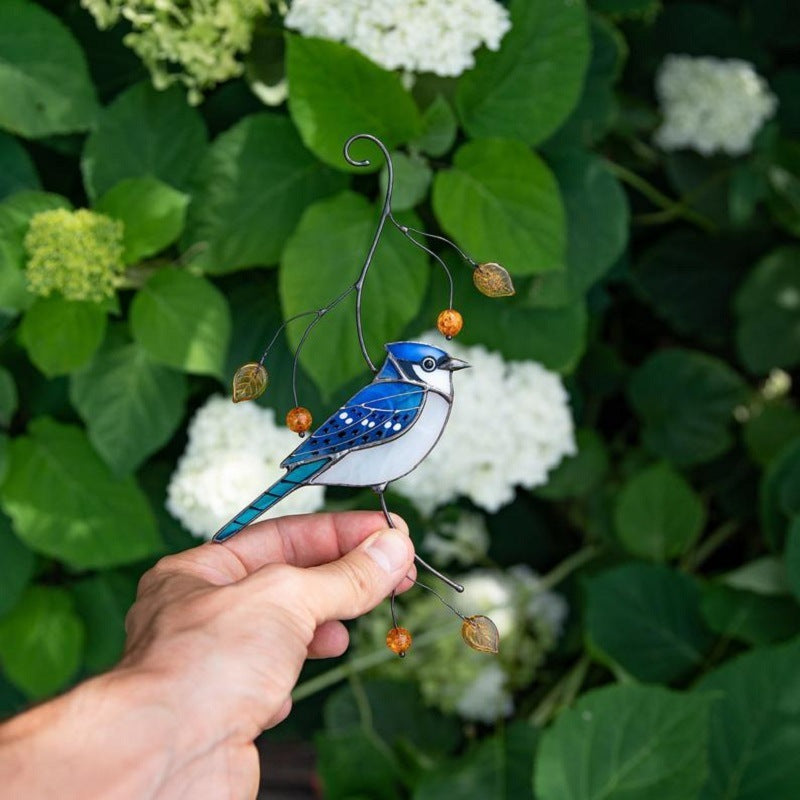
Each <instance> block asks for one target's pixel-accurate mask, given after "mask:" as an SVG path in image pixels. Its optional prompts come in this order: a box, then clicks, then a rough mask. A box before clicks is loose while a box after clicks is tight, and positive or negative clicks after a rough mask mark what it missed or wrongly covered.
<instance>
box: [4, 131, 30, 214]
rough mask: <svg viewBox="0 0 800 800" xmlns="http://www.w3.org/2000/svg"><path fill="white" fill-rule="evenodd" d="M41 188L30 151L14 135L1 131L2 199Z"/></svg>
mask: <svg viewBox="0 0 800 800" xmlns="http://www.w3.org/2000/svg"><path fill="white" fill-rule="evenodd" d="M39 188H40V184H39V175H38V174H37V172H36V167H35V166H34V164H33V161H32V160H31V157H30V156H29V155H28V151H27V150H26V149H25V148H24V147H23V146H22V145H21V144H20V143H19V142H18V141H17V140H16V139H15V138H14V137H13V136H9V135H8V134H6V133H2V132H0V200H2V199H3V198H5V197H8V196H10V195H12V194H14V193H15V192H21V191H23V190H24V189H39Z"/></svg>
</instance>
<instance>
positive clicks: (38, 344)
mask: <svg viewBox="0 0 800 800" xmlns="http://www.w3.org/2000/svg"><path fill="white" fill-rule="evenodd" d="M106 321H107V317H106V312H105V310H104V309H103V307H102V306H100V305H98V304H97V303H93V302H90V301H77V300H65V299H64V298H63V297H58V296H55V295H54V296H52V297H42V298H39V299H38V300H36V302H35V303H34V304H33V305H32V306H31V307H30V308H29V309H28V310H27V311H26V312H25V316H24V317H23V318H22V324H21V325H20V327H19V337H20V341H21V342H22V344H23V346H24V347H25V349H26V350H27V351H28V356H29V357H30V359H31V361H32V362H33V363H34V364H35V365H36V366H37V367H38V368H39V370H41V371H42V372H43V373H44V374H45V375H47V377H48V378H52V377H53V376H54V375H66V374H67V373H68V372H72V370H74V369H77V368H78V367H82V366H83V365H84V364H86V363H87V362H88V361H89V359H90V358H91V357H92V356H93V355H94V353H95V351H96V350H97V348H98V347H100V343H101V342H102V341H103V336H104V335H105V331H106Z"/></svg>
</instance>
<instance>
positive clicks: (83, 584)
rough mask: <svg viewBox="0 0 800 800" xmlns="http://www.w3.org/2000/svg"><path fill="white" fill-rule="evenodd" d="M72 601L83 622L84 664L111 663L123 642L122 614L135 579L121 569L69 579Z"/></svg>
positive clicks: (131, 597)
mask: <svg viewBox="0 0 800 800" xmlns="http://www.w3.org/2000/svg"><path fill="white" fill-rule="evenodd" d="M70 590H71V592H72V595H73V597H74V598H75V605H76V606H77V609H78V612H79V614H80V616H81V618H82V619H83V623H84V625H85V626H86V648H85V652H84V656H83V660H84V663H85V664H86V667H87V668H88V669H89V670H90V671H92V672H101V671H103V670H105V669H108V668H109V667H112V666H113V665H114V664H115V663H116V662H117V660H118V659H119V657H120V656H121V655H122V649H123V647H124V645H125V615H126V614H127V612H128V609H129V608H130V607H131V606H132V605H133V601H134V600H135V599H136V580H135V579H134V578H132V577H130V576H128V575H124V574H122V573H121V572H112V571H109V572H103V573H101V574H98V575H94V576H92V577H91V578H84V579H83V580H80V581H77V582H76V583H73V584H72V586H71V587H70Z"/></svg>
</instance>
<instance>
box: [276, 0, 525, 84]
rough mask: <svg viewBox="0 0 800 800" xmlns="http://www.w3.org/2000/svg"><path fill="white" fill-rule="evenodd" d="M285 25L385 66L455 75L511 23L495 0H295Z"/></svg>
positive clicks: (491, 45)
mask: <svg viewBox="0 0 800 800" xmlns="http://www.w3.org/2000/svg"><path fill="white" fill-rule="evenodd" d="M285 22H286V27H287V28H291V29H293V30H296V31H299V32H300V33H302V34H303V35H304V36H319V37H321V38H323V39H333V40H335V41H339V42H344V43H345V44H347V45H349V46H350V47H352V48H353V49H355V50H358V51H360V52H361V53H363V54H364V55H365V56H367V58H370V59H371V60H372V61H374V62H375V63H376V64H380V65H381V66H382V67H385V68H386V69H402V70H405V71H407V72H433V73H436V74H437V75H448V76H457V75H460V74H461V73H462V72H464V71H465V70H467V69H470V68H471V67H473V66H474V65H475V58H474V55H473V54H474V52H475V51H476V50H477V49H478V48H479V47H480V46H481V45H485V46H486V47H488V48H489V49H490V50H497V49H498V48H499V47H500V41H501V40H502V38H503V36H505V34H506V32H507V31H508V30H509V29H510V28H511V20H510V17H509V13H508V10H507V9H506V8H504V7H503V6H502V5H500V4H499V3H498V2H496V0H294V2H292V5H291V7H290V9H289V13H288V14H287V15H286V20H285Z"/></svg>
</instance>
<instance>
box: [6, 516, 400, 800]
mask: <svg viewBox="0 0 800 800" xmlns="http://www.w3.org/2000/svg"><path fill="white" fill-rule="evenodd" d="M396 524H398V529H396V530H385V521H384V519H383V517H382V516H381V515H379V514H376V513H369V512H347V513H340V514H314V515H308V516H298V517H284V518H280V519H275V520H270V521H267V522H262V523H258V524H255V525H252V526H251V527H250V528H248V529H247V530H246V531H244V532H243V533H242V534H240V535H239V536H237V537H235V538H233V539H231V540H230V541H229V542H226V543H225V544H212V543H207V544H204V545H201V546H200V547H197V548H194V549H193V550H188V551H186V552H183V553H179V554H176V555H171V556H167V557H165V558H163V559H161V561H159V562H158V564H156V566H155V567H153V569H151V570H150V571H149V572H147V573H145V575H144V576H143V577H142V579H141V582H140V584H139V592H138V597H137V600H136V603H135V604H134V605H133V607H132V608H131V610H130V612H129V614H128V617H127V620H126V629H127V632H128V640H127V644H126V649H125V654H124V656H123V659H122V661H121V662H120V664H119V665H118V667H116V668H115V669H114V670H112V671H111V672H110V673H108V674H107V675H104V676H101V677H100V678H98V679H95V680H94V681H90V682H89V683H88V684H85V685H84V687H79V689H78V690H76V692H73V693H70V694H68V695H66V696H65V697H64V698H61V701H62V702H61V704H60V706H61V707H60V709H59V713H58V714H56V715H55V716H56V721H55V722H48V723H46V724H47V727H49V728H50V729H51V731H52V733H51V735H52V736H53V737H54V738H58V739H59V740H60V741H63V740H64V737H65V736H66V737H67V738H71V737H74V736H75V732H74V727H75V726H74V723H75V722H76V720H75V719H74V718H75V717H76V716H77V715H78V714H81V715H82V716H83V717H86V716H87V709H88V714H89V715H90V716H91V719H90V720H87V721H85V722H82V721H78V722H79V724H78V726H77V728H78V731H79V733H78V740H79V741H80V738H81V732H82V726H81V722H82V724H83V727H85V726H88V725H92V726H96V725H100V728H99V732H100V733H101V734H103V736H102V738H101V741H103V742H107V744H103V746H102V759H103V765H102V766H103V767H105V768H106V771H110V772H111V775H110V776H109V777H108V781H110V782H111V785H112V786H114V790H115V791H114V792H113V795H112V794H105V793H104V791H105V789H103V788H102V786H103V785H105V786H106V787H107V786H108V782H106V783H105V784H103V782H102V781H101V785H100V786H97V784H95V785H94V786H93V787H89V786H86V785H84V786H83V787H82V788H81V790H80V791H76V792H75V793H74V795H73V793H71V792H70V791H69V790H68V787H69V786H70V785H71V784H70V782H69V781H70V778H69V774H71V776H72V780H73V781H74V780H75V775H76V769H78V767H76V760H75V757H74V756H72V757H71V758H69V759H67V761H70V762H71V763H70V765H69V766H70V770H69V771H68V773H69V774H68V776H67V778H66V781H67V782H66V783H65V782H64V779H62V780H61V782H60V785H59V796H61V797H65V798H66V797H72V796H75V797H79V796H104V797H106V796H114V797H136V800H141V799H142V798H144V797H152V798H156V797H158V798H171V797H194V798H206V797H207V798H221V797H225V798H234V797H236V798H238V797H242V798H244V797H254V796H255V794H256V791H257V787H258V780H259V770H258V756H257V752H256V749H255V746H254V744H253V740H254V739H255V738H256V737H257V736H258V735H259V733H261V731H262V730H264V729H266V728H269V727H272V726H273V725H276V724H277V723H278V722H280V721H281V720H283V719H284V718H285V717H286V715H287V714H288V713H289V710H290V708H291V691H292V688H293V687H294V685H295V682H296V681H297V678H298V675H299V674H300V670H301V668H302V666H303V663H304V662H305V660H306V658H308V657H312V658H313V657H329V656H335V655H340V654H341V653H343V652H344V650H345V649H346V648H347V644H348V633H347V629H346V628H345V627H344V625H343V624H342V623H341V622H340V621H339V620H342V619H352V618H354V617H357V616H359V615H360V614H363V613H365V612H367V611H369V610H370V609H372V608H373V607H374V606H376V605H377V604H378V603H379V602H380V601H381V600H382V599H383V598H385V597H386V596H387V595H388V594H389V593H390V592H391V590H392V589H394V588H397V590H398V591H404V590H405V589H407V588H408V587H409V586H410V585H411V581H410V580H409V578H408V577H406V576H411V577H412V578H413V577H414V576H415V571H414V567H413V553H414V551H413V546H412V544H411V540H410V539H409V537H408V532H407V529H406V526H405V524H404V523H403V522H402V520H399V519H398V518H396ZM376 531H377V533H376ZM82 690H83V691H82ZM72 695H76V697H75V698H72ZM122 698H125V700H124V704H123V711H124V713H121V712H120V711H119V704H120V702H121V699H122ZM70 700H71V706H70ZM65 702H66V708H65V707H64V706H65ZM58 703H59V701H56V704H58ZM49 705H52V704H46V705H45V706H43V707H42V708H43V709H46V708H47V707H48V706H49ZM100 709H102V712H101V710H100ZM31 713H33V712H31ZM25 716H26V715H23V719H24V717H25ZM52 716H53V715H51V717H52ZM106 718H108V719H110V720H111V721H110V722H108V723H107V724H106V728H109V729H107V730H103V727H102V725H103V721H104V720H105V719H106ZM58 720H60V721H61V722H60V724H61V725H63V724H65V721H66V724H69V723H72V724H73V731H72V732H66V733H65V732H64V731H61V732H60V733H59V734H56V733H55V731H56V730H58V727H59V722H58ZM109 726H110V727H109ZM126 747H127V748H128V750H130V749H133V750H134V752H137V753H139V752H140V751H141V750H142V749H144V750H145V751H146V752H147V753H149V752H153V753H154V754H155V753H157V754H158V755H157V758H156V761H155V764H156V766H155V767H154V768H153V769H151V770H150V772H152V773H154V774H149V772H148V764H149V762H150V761H151V760H152V759H150V758H149V756H148V755H145V756H141V755H136V756H133V755H132V754H129V755H128V756H127V757H125V756H124V755H122V756H120V758H122V761H123V763H124V764H125V765H127V766H123V767H122V770H123V772H122V773H120V771H119V768H115V767H113V766H112V765H113V764H114V763H115V759H116V760H117V761H118V760H119V758H116V753H115V751H117V750H121V751H122V752H123V753H124V751H125V748H126ZM90 750H91V742H90V741H88V740H87V737H86V736H84V744H83V747H82V748H81V751H82V752H84V755H83V758H84V759H85V758H87V757H89V758H91V753H90V752H89V751H90ZM154 757H155V756H154ZM77 763H78V764H79V763H80V759H78V762H77ZM92 765H93V766H94V767H95V772H94V774H93V775H92V777H93V778H94V779H96V780H97V779H98V772H100V771H102V769H101V767H100V765H99V764H96V763H94V762H92ZM0 766H2V765H0ZM49 768H50V770H51V775H54V774H55V773H53V764H52V761H51V763H50V765H49ZM115 769H116V782H114V781H115V778H114V772H115ZM125 769H127V770H129V771H133V770H134V769H135V770H137V771H138V772H137V775H136V780H135V781H133V782H132V781H131V780H130V778H131V776H130V775H128V774H126V773H125V772H124V770H125ZM0 773H2V769H0ZM57 782H58V779H57V778H55V777H54V778H53V779H52V780H51V781H50V783H51V784H56V783H57ZM129 785H130V786H131V787H132V788H130V789H127V788H123V787H127V786H129ZM133 787H135V788H133ZM120 790H121V791H120ZM26 796H29V797H38V796H39V795H38V794H36V793H34V792H30V793H29V794H28V795H26ZM42 796H45V795H44V794H43V795H42Z"/></svg>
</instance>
